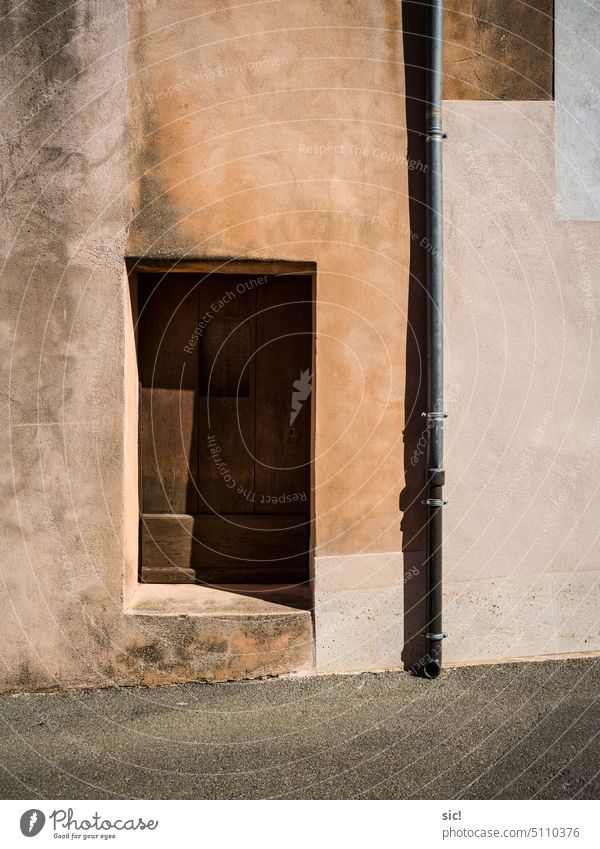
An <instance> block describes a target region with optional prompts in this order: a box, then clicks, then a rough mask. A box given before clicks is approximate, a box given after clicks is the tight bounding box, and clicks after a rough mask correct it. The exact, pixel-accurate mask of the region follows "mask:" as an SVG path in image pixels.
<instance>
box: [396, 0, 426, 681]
mask: <svg viewBox="0 0 600 849" xmlns="http://www.w3.org/2000/svg"><path fill="white" fill-rule="evenodd" d="M426 11H427V10H426V5H425V4H423V3H421V2H411V0H403V2H402V33H403V35H402V37H403V47H404V82H405V92H406V97H405V104H406V128H407V139H408V147H407V159H408V192H409V216H410V229H411V242H410V276H409V290H408V332H407V336H406V385H405V402H404V403H405V407H404V421H405V427H404V475H405V486H404V489H403V490H402V492H401V493H400V509H401V511H402V513H403V516H402V522H401V530H402V550H403V552H404V647H403V650H402V660H403V663H404V667H405V669H411V668H415V666H416V665H418V663H419V661H420V659H421V658H422V657H423V656H424V654H425V637H424V631H425V625H426V621H425V620H426V608H425V588H426V583H425V579H426V576H425V570H424V558H425V555H424V551H425V523H426V511H425V508H424V507H423V505H422V504H421V499H422V498H424V481H425V466H426V459H427V455H426V444H427V427H426V425H425V419H423V417H422V416H421V413H422V412H423V411H424V410H425V408H426V403H427V384H426V370H425V369H426V351H425V340H426V289H425V272H426V249H425V246H424V245H422V244H421V242H422V240H423V239H424V237H425V227H426V216H425V157H426V147H425V137H424V135H423V132H424V129H425V64H426V35H425V33H426V22H427V21H426Z"/></svg>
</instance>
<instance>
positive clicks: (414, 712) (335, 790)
mask: <svg viewBox="0 0 600 849" xmlns="http://www.w3.org/2000/svg"><path fill="white" fill-rule="evenodd" d="M599 682H600V658H590V659H585V660H584V659H577V660H561V661H547V662H546V661H544V662H535V663H525V664H507V665H502V666H479V667H471V668H462V669H451V670H447V671H445V672H444V674H443V675H442V676H441V677H440V678H438V679H437V680H436V681H424V680H420V679H418V678H414V677H412V676H411V675H408V674H406V673H384V674H361V675H346V676H328V677H317V678H290V679H277V680H268V681H255V682H244V683H235V684H216V685H210V684H187V685H177V686H170V687H155V688H150V687H146V688H143V687H137V688H131V689H115V690H94V691H78V692H73V691H72V692H66V693H65V692H63V693H60V694H37V695H19V696H2V697H1V698H0V713H1V716H2V724H1V731H0V760H1V763H2V767H3V771H2V778H1V781H0V787H1V790H0V796H1V797H2V798H4V799H11V798H12V799H23V798H24V799H28V798H53V799H86V798H100V799H103V798H119V797H124V798H130V799H136V798H150V799H157V798H158V799H161V798H162V799H171V798H173V799H203V798H236V799H238V798H252V799H254V798H265V797H267V798H271V797H282V798H320V799H330V798H355V797H356V798H384V799H389V798H394V799H404V798H417V799H419V798H433V799H436V798H437V799H440V798H441V799H444V798H476V799H491V798H513V799H531V798H541V799H570V798H579V799H581V798H597V797H598V793H599V790H600V787H599V778H598V771H599V768H600V764H599V762H598V761H599V758H598V745H597V734H598V729H599V728H600V702H599V686H598V685H599Z"/></svg>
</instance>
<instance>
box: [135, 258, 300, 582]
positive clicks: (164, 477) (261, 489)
mask: <svg viewBox="0 0 600 849" xmlns="http://www.w3.org/2000/svg"><path fill="white" fill-rule="evenodd" d="M138 358H139V372H140V382H141V399H140V480H141V492H140V512H141V514H142V515H141V534H140V538H141V565H142V570H141V571H142V580H144V581H146V582H159V583H164V582H169V583H171V582H177V583H180V582H189V581H193V582H202V583H208V584H257V583H258V584H260V583H269V584H273V583H277V584H279V583H297V582H303V581H306V580H307V579H308V549H309V539H310V535H309V522H310V445H311V390H312V280H311V278H310V277H306V276H295V275H294V276H275V275H272V276H260V275H246V276H242V275H211V276H208V277H203V276H202V275H193V274H180V273H174V274H167V275H160V274H141V275H140V276H139V322H138Z"/></svg>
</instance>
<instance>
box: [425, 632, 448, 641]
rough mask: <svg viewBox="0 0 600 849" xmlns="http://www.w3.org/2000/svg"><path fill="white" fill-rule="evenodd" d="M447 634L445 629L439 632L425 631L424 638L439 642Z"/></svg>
mask: <svg viewBox="0 0 600 849" xmlns="http://www.w3.org/2000/svg"><path fill="white" fill-rule="evenodd" d="M447 636H448V634H446V632H445V631H444V632H443V633H441V634H430V633H427V634H425V639H427V640H433V642H441V640H445V639H446V637H447Z"/></svg>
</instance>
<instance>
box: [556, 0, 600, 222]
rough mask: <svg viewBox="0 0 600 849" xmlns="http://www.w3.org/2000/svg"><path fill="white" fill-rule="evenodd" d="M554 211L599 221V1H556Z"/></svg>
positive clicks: (572, 216)
mask: <svg viewBox="0 0 600 849" xmlns="http://www.w3.org/2000/svg"><path fill="white" fill-rule="evenodd" d="M555 42H556V46H555V50H556V62H555V68H556V70H555V73H556V212H557V215H558V216H559V218H565V219H573V220H587V221H598V220H600V2H599V0H587V2H585V3H581V2H580V1H579V0H556V39H555Z"/></svg>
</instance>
